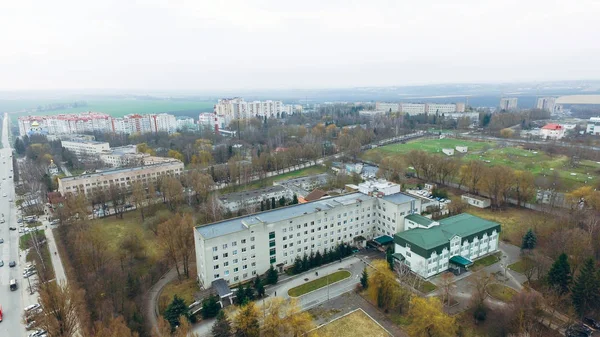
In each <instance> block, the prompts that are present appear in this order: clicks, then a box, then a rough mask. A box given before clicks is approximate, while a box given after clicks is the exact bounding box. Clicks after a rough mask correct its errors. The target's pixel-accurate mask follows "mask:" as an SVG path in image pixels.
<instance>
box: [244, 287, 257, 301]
mask: <svg viewBox="0 0 600 337" xmlns="http://www.w3.org/2000/svg"><path fill="white" fill-rule="evenodd" d="M244 292H245V294H246V298H247V299H248V301H253V300H254V297H255V296H254V289H252V287H251V286H250V284H248V286H246V289H245V290H244Z"/></svg>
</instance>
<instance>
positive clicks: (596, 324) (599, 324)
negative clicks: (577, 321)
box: [583, 317, 600, 330]
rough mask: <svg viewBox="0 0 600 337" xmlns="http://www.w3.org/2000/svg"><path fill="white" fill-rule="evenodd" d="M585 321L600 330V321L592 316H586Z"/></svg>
mask: <svg viewBox="0 0 600 337" xmlns="http://www.w3.org/2000/svg"><path fill="white" fill-rule="evenodd" d="M583 323H585V325H587V326H589V327H590V328H592V329H596V330H600V322H599V321H597V320H595V319H593V318H591V317H584V318H583Z"/></svg>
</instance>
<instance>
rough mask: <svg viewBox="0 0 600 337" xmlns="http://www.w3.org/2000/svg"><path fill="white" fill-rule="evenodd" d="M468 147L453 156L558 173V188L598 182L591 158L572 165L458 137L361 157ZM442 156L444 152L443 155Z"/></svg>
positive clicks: (370, 152)
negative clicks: (559, 182) (465, 152)
mask: <svg viewBox="0 0 600 337" xmlns="http://www.w3.org/2000/svg"><path fill="white" fill-rule="evenodd" d="M460 145H463V146H468V147H469V150H468V153H467V154H465V155H462V154H458V153H456V152H455V157H456V158H461V159H462V160H463V161H470V160H481V161H484V162H485V163H486V164H487V165H490V166H494V165H505V166H509V167H511V168H513V169H515V170H523V171H528V172H531V173H533V174H534V175H535V176H537V177H550V176H552V175H554V174H558V176H559V177H560V180H561V182H562V186H558V189H559V190H562V191H570V190H572V189H575V188H578V187H581V186H584V185H586V184H594V185H596V184H598V181H600V164H598V163H597V162H594V161H590V160H582V161H580V162H579V164H578V165H577V166H575V167H573V166H572V165H571V163H570V161H569V159H568V158H567V157H566V156H563V155H557V156H552V157H551V156H549V155H548V154H546V153H545V152H542V151H529V150H525V149H523V148H522V147H520V146H508V147H500V145H498V144H496V143H493V142H477V141H469V140H459V139H450V138H444V139H417V140H414V141H411V142H408V143H406V144H392V145H386V146H382V147H378V148H375V149H372V150H368V151H366V152H365V153H364V154H363V156H362V157H363V159H366V160H371V161H377V160H380V159H381V158H383V157H386V156H391V155H396V154H397V155H405V154H407V153H408V152H410V151H412V150H423V151H426V152H429V153H438V154H439V155H444V154H442V152H441V150H442V148H455V147H456V146H460ZM444 156H445V155H444Z"/></svg>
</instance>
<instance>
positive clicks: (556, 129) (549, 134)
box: [540, 123, 565, 139]
mask: <svg viewBox="0 0 600 337" xmlns="http://www.w3.org/2000/svg"><path fill="white" fill-rule="evenodd" d="M564 136H565V128H563V127H562V125H560V124H555V123H549V124H546V125H544V126H543V127H542V129H541V130H540V137H542V138H544V139H561V138H563V137H564Z"/></svg>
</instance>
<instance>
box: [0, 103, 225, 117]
mask: <svg viewBox="0 0 600 337" xmlns="http://www.w3.org/2000/svg"><path fill="white" fill-rule="evenodd" d="M76 101H85V102H86V103H87V105H86V106H83V107H77V108H65V109H57V110H44V111H39V112H38V111H36V109H37V107H39V106H42V107H44V106H48V105H53V104H69V103H73V102H76ZM213 105H214V102H212V101H199V100H179V99H178V100H171V99H135V98H122V99H119V98H114V99H84V98H83V99H82V98H73V99H61V100H24V99H22V100H0V112H15V114H14V115H13V116H17V117H18V116H24V115H36V114H39V115H57V114H63V113H80V112H86V111H94V112H104V113H107V114H109V115H111V116H115V117H121V116H124V115H127V114H134V113H138V114H146V113H162V112H168V113H172V114H174V115H188V114H192V113H193V115H197V114H198V113H199V112H203V111H212V108H213ZM196 117H197V116H196ZM14 120H16V118H14Z"/></svg>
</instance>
